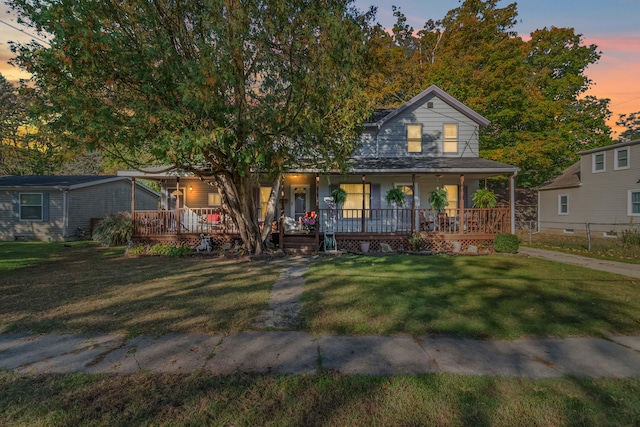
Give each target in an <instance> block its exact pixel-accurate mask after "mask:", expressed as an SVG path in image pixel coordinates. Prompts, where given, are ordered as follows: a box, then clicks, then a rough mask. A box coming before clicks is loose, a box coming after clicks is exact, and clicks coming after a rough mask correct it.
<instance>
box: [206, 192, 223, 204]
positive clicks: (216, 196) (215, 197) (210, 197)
mask: <svg viewBox="0 0 640 427" xmlns="http://www.w3.org/2000/svg"><path fill="white" fill-rule="evenodd" d="M207 205H209V206H222V198H221V196H220V193H209V194H207Z"/></svg>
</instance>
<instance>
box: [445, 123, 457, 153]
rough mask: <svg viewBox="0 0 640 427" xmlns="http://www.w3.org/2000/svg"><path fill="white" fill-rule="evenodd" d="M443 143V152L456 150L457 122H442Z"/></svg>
mask: <svg viewBox="0 0 640 427" xmlns="http://www.w3.org/2000/svg"><path fill="white" fill-rule="evenodd" d="M443 130H444V132H443V133H444V145H443V151H444V153H445V154H451V153H457V152H458V124H457V123H445V124H444V129H443Z"/></svg>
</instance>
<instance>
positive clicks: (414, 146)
mask: <svg viewBox="0 0 640 427" xmlns="http://www.w3.org/2000/svg"><path fill="white" fill-rule="evenodd" d="M407 151H408V152H409V153H422V125H407Z"/></svg>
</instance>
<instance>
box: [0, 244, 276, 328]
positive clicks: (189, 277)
mask: <svg viewBox="0 0 640 427" xmlns="http://www.w3.org/2000/svg"><path fill="white" fill-rule="evenodd" d="M23 245H24V246H23ZM40 245H42V246H40ZM123 253H124V248H122V247H120V248H106V247H100V246H97V245H95V244H92V243H90V242H82V243H78V244H67V245H62V244H34V245H32V244H30V243H23V242H19V243H1V244H0V254H3V255H6V256H7V258H4V257H3V258H2V259H3V263H2V264H0V332H16V331H31V332H33V333H46V332H64V333H77V332H120V333H124V334H126V335H129V336H133V335H139V334H158V335H159V334H165V333H169V332H200V333H215V332H233V331H241V330H246V329H250V327H251V324H252V322H253V319H254V318H255V317H256V316H258V314H259V313H260V312H261V311H262V310H263V309H264V308H266V307H267V305H268V301H269V292H270V290H271V287H272V285H273V283H274V281H275V280H276V278H277V276H278V268H277V267H275V266H273V265H270V264H269V263H266V262H250V261H247V262H242V261H240V262H239V261H238V260H236V259H234V260H225V259H216V258H208V259H206V258H196V257H183V258H169V257H140V258H128V257H125V256H123Z"/></svg>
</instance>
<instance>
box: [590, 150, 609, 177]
mask: <svg viewBox="0 0 640 427" xmlns="http://www.w3.org/2000/svg"><path fill="white" fill-rule="evenodd" d="M592 159H593V173H598V172H604V171H605V170H606V169H605V161H606V156H605V153H593V155H592Z"/></svg>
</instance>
